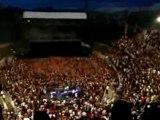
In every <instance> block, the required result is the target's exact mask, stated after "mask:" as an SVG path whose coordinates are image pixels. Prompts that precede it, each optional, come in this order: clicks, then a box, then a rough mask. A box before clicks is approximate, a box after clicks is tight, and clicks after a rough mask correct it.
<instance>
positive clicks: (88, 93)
mask: <svg viewBox="0 0 160 120" xmlns="http://www.w3.org/2000/svg"><path fill="white" fill-rule="evenodd" d="M110 69H111V68H109V66H107V65H105V64H104V61H102V60H100V59H98V58H97V57H95V55H92V56H90V57H89V58H87V57H73V58H69V57H49V58H42V59H30V60H25V59H24V60H15V61H14V63H13V64H12V65H11V66H8V68H4V69H2V70H1V80H3V81H4V82H5V83H4V84H5V85H4V86H3V89H4V90H5V91H8V92H9V94H11V95H12V100H13V101H14V110H16V112H15V114H16V116H17V117H18V120H19V119H23V118H24V117H28V118H30V117H33V113H34V111H45V112H47V113H48V114H49V116H50V118H52V119H58V118H59V119H67V120H68V119H75V118H76V119H80V118H82V117H90V118H94V117H98V118H102V117H105V115H106V114H107V113H106V108H104V107H103V106H101V105H100V101H101V98H102V96H103V92H104V89H105V88H106V85H107V84H108V85H109V84H110V81H111V78H112V74H114V73H113V72H112V71H111V70H110ZM76 87H79V88H81V91H80V92H74V91H73V94H72V95H68V94H66V95H65V96H63V99H59V96H62V95H54V94H50V93H52V92H53V91H55V89H56V88H57V89H63V88H64V89H68V90H69V89H72V88H76ZM72 90H73V89H72ZM64 92H68V91H67V90H64ZM98 106H101V107H98ZM6 112H8V114H10V115H8V117H15V116H14V115H12V114H11V113H13V111H6Z"/></svg>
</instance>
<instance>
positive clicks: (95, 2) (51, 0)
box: [0, 0, 160, 9]
mask: <svg viewBox="0 0 160 120" xmlns="http://www.w3.org/2000/svg"><path fill="white" fill-rule="evenodd" d="M0 3H1V4H3V5H5V6H13V7H20V8H27V9H28V8H29V9H33V8H40V7H53V8H55V9H64V8H72V9H73V8H84V0H0ZM155 3H160V0H89V8H90V9H93V8H110V7H111V8H113V7H135V6H151V5H153V4H155Z"/></svg>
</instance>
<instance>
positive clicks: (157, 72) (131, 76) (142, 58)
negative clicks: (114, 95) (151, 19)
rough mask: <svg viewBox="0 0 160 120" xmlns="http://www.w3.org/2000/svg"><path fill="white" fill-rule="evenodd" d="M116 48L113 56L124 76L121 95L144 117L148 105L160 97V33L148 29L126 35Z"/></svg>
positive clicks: (135, 111)
mask: <svg viewBox="0 0 160 120" xmlns="http://www.w3.org/2000/svg"><path fill="white" fill-rule="evenodd" d="M114 51H115V52H114V53H115V54H109V56H110V59H111V61H112V62H113V63H114V65H115V66H116V68H117V69H118V71H119V72H120V74H121V76H122V77H121V80H120V81H121V85H122V90H121V92H120V93H119V94H120V96H121V99H124V100H125V101H128V102H129V103H131V104H132V110H133V111H132V112H133V113H134V114H136V115H137V116H138V118H140V115H141V114H143V112H144V108H145V107H146V105H148V104H151V103H155V102H156V103H158V104H159V100H160V94H159V91H160V85H159V83H160V66H159V65H160V61H159V58H160V32H159V31H157V30H144V31H142V32H141V33H139V34H137V35H136V36H134V37H132V38H128V37H127V36H123V37H122V39H120V40H119V41H118V42H117V43H116V45H115V49H114ZM136 119H137V118H136Z"/></svg>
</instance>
